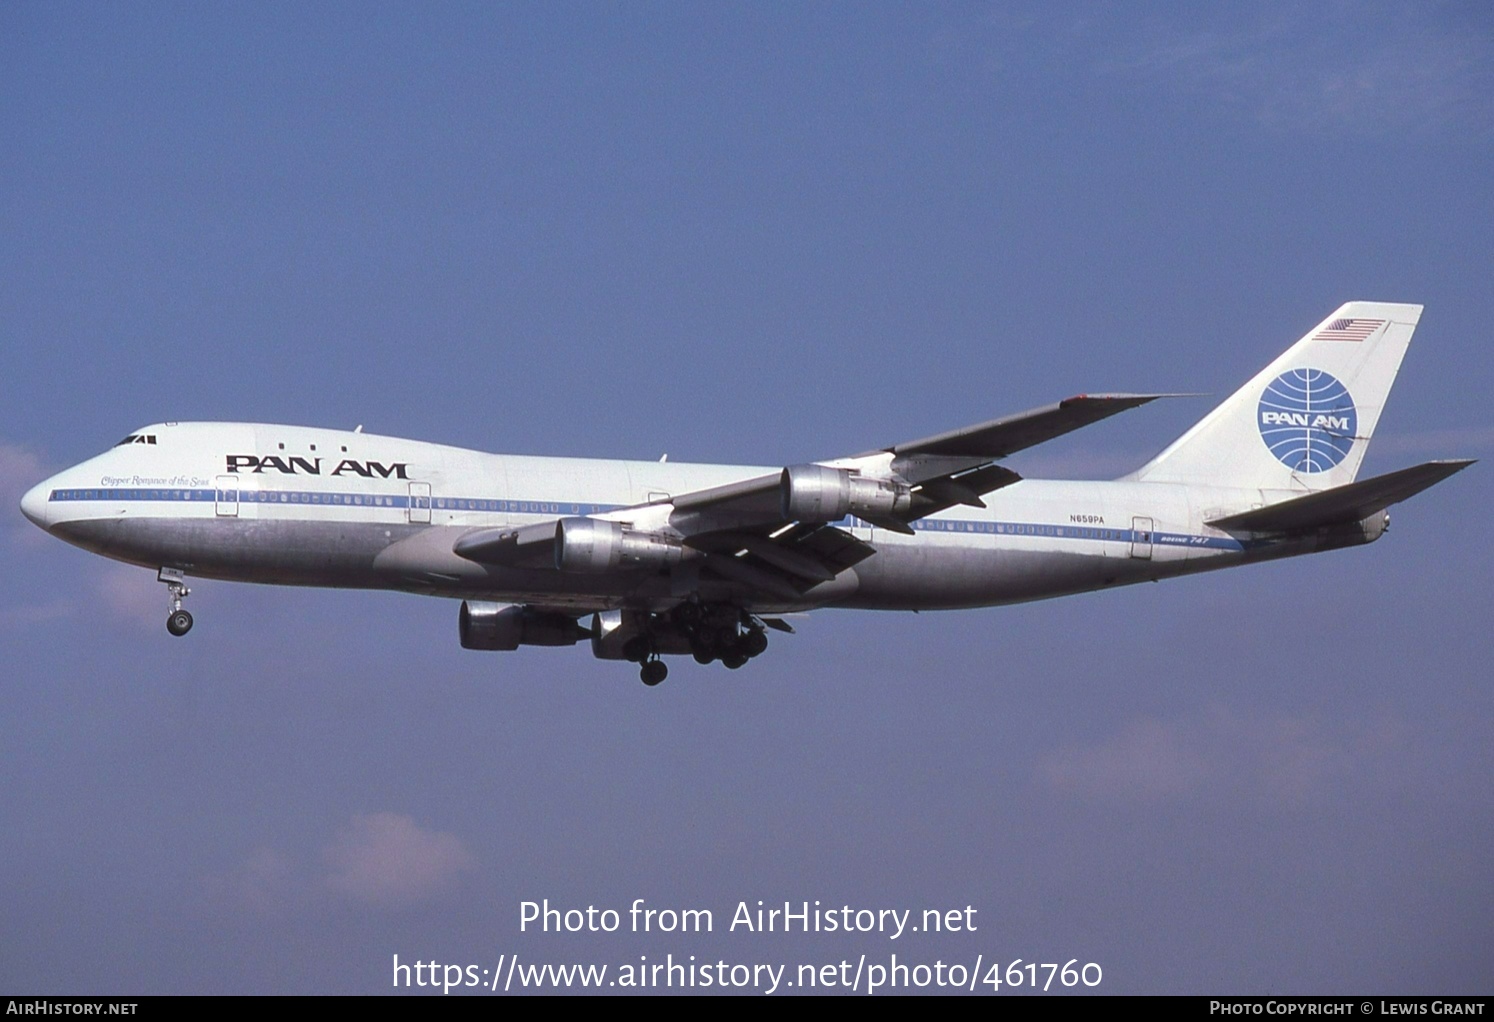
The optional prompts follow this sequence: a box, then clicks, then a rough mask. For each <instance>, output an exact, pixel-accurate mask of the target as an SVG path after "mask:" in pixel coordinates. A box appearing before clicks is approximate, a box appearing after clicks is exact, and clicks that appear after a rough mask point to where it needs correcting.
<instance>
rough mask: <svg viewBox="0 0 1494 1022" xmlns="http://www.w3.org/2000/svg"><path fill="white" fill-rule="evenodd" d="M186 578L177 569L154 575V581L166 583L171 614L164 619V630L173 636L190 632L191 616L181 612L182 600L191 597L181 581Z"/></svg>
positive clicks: (163, 570) (166, 569) (161, 571)
mask: <svg viewBox="0 0 1494 1022" xmlns="http://www.w3.org/2000/svg"><path fill="white" fill-rule="evenodd" d="M185 577H186V576H185V575H184V574H183V573H182V571H181V569H179V568H162V569H161V570H160V571H159V572H157V573H156V581H158V582H164V583H166V590H167V592H169V593H170V594H171V595H170V601H169V602H170V607H171V613H170V615H168V616H167V618H166V630H167V631H168V632H170V633H171V634H172V635H175V636H183V635H186V634H187V633H188V632H190V631H191V630H192V615H191V614H189V613H187V612H186V611H185V610H182V600H184V599H186V598H187V597H188V596H190V595H192V590H190V589H188V588H187V586H186V583H185V582H183V581H182V580H183V579H184V578H185Z"/></svg>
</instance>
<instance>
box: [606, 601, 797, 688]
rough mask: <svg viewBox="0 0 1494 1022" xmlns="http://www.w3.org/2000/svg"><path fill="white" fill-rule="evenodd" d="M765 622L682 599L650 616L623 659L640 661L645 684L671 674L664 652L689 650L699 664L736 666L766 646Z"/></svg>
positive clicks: (736, 610)
mask: <svg viewBox="0 0 1494 1022" xmlns="http://www.w3.org/2000/svg"><path fill="white" fill-rule="evenodd" d="M764 627H765V624H764V622H762V621H760V620H758V619H757V618H755V617H753V616H752V615H751V614H749V613H747V612H746V611H744V610H742V609H741V608H739V607H736V606H733V605H731V604H700V603H683V604H680V605H679V606H678V607H675V608H674V609H672V610H669V611H664V612H660V613H655V614H650V615H649V616H648V619H647V623H646V624H645V625H644V627H643V629H642V630H641V631H639V633H638V634H636V635H633V636H632V637H630V638H629V639H628V640H627V641H626V642H625V643H623V646H622V658H623V659H624V660H631V661H632V662H633V663H635V664H638V665H639V668H638V676H639V678H641V679H642V680H643V683H644V684H645V685H649V686H653V685H657V684H659V682H661V681H663V680H664V679H665V678H666V677H668V676H669V668H668V667H667V666H665V664H664V661H663V660H661V659H660V654H663V653H689V654H692V655H693V656H694V657H695V662H696V663H698V664H709V663H713V662H715V661H717V660H719V661H720V662H721V664H722V666H724V667H726V668H727V669H729V670H733V671H735V670H737V669H738V668H740V667H742V666H744V665H745V664H746V663H747V661H748V660H750V659H752V658H753V657H755V656H761V655H762V654H763V653H764V652H765V651H766V650H767V648H768V636H767V634H766V632H765V631H764Z"/></svg>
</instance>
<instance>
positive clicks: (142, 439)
mask: <svg viewBox="0 0 1494 1022" xmlns="http://www.w3.org/2000/svg"><path fill="white" fill-rule="evenodd" d="M155 442H156V435H155V434H154V433H131V434H130V435H129V436H127V437H125V438H124V439H123V440H121V441H120V442H119V443H117V444H115V445H114V446H115V447H123V446H124V445H125V444H153V443H155Z"/></svg>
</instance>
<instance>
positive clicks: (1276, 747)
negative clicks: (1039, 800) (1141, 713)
mask: <svg viewBox="0 0 1494 1022" xmlns="http://www.w3.org/2000/svg"><path fill="white" fill-rule="evenodd" d="M1399 742H1400V734H1399V730H1398V729H1397V728H1396V727H1395V726H1393V724H1390V723H1387V722H1384V721H1381V722H1374V723H1368V722H1363V721H1358V722H1354V721H1335V722H1331V723H1330V722H1327V721H1323V720H1321V719H1318V718H1315V717H1311V716H1290V715H1278V716H1248V715H1242V714H1238V713H1234V712H1231V711H1228V710H1214V711H1212V712H1210V713H1206V714H1198V715H1195V716H1192V717H1186V718H1179V719H1174V720H1158V719H1155V718H1140V719H1136V720H1133V721H1130V722H1128V723H1127V724H1125V725H1124V726H1123V727H1122V728H1121V730H1120V732H1119V733H1118V734H1116V735H1115V736H1114V737H1112V738H1109V739H1106V740H1104V741H1100V742H1098V743H1095V744H1093V745H1088V746H1078V745H1070V746H1065V747H1063V748H1060V749H1057V750H1054V751H1053V752H1052V753H1050V754H1049V755H1047V756H1045V757H1043V759H1042V760H1041V761H1040V762H1039V764H1038V768H1037V775H1038V779H1039V781H1040V782H1041V783H1043V784H1045V785H1046V786H1048V787H1051V788H1053V789H1055V790H1057V791H1061V792H1066V793H1069V794H1073V795H1078V796H1081V797H1086V798H1096V799H1144V800H1150V799H1179V798H1185V797H1194V796H1202V797H1208V796H1210V795H1227V796H1229V797H1230V798H1239V797H1246V798H1255V799H1260V800H1264V801H1267V802H1270V803H1274V804H1278V805H1283V806H1288V807H1301V806H1306V805H1310V804H1315V803H1318V802H1320V801H1322V800H1324V799H1326V798H1329V797H1331V795H1332V792H1333V790H1334V788H1335V786H1336V785H1338V784H1339V783H1340V782H1342V781H1344V780H1346V779H1348V778H1350V777H1354V776H1357V775H1362V774H1363V773H1364V772H1365V771H1366V769H1367V768H1368V766H1369V765H1370V764H1371V761H1372V760H1374V759H1375V758H1376V757H1377V756H1378V755H1379V754H1380V753H1382V752H1383V751H1385V750H1386V749H1388V748H1391V747H1393V746H1395V745H1397V744H1399Z"/></svg>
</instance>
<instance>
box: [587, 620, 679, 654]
mask: <svg viewBox="0 0 1494 1022" xmlns="http://www.w3.org/2000/svg"><path fill="white" fill-rule="evenodd" d="M640 644H641V645H640ZM692 648H693V647H692V646H691V644H690V636H689V635H687V634H686V633H685V631H684V629H683V628H681V627H680V625H679V624H678V622H675V621H671V620H669V618H668V615H663V614H649V613H648V612H647V611H642V610H603V611H599V612H598V613H596V614H593V615H592V617H591V652H592V655H593V656H595V657H596V658H597V659H598V660H632V661H635V662H639V661H641V659H642V657H641V656H640V654H644V655H647V654H661V655H669V654H676V653H689V652H690V651H691V650H692Z"/></svg>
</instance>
